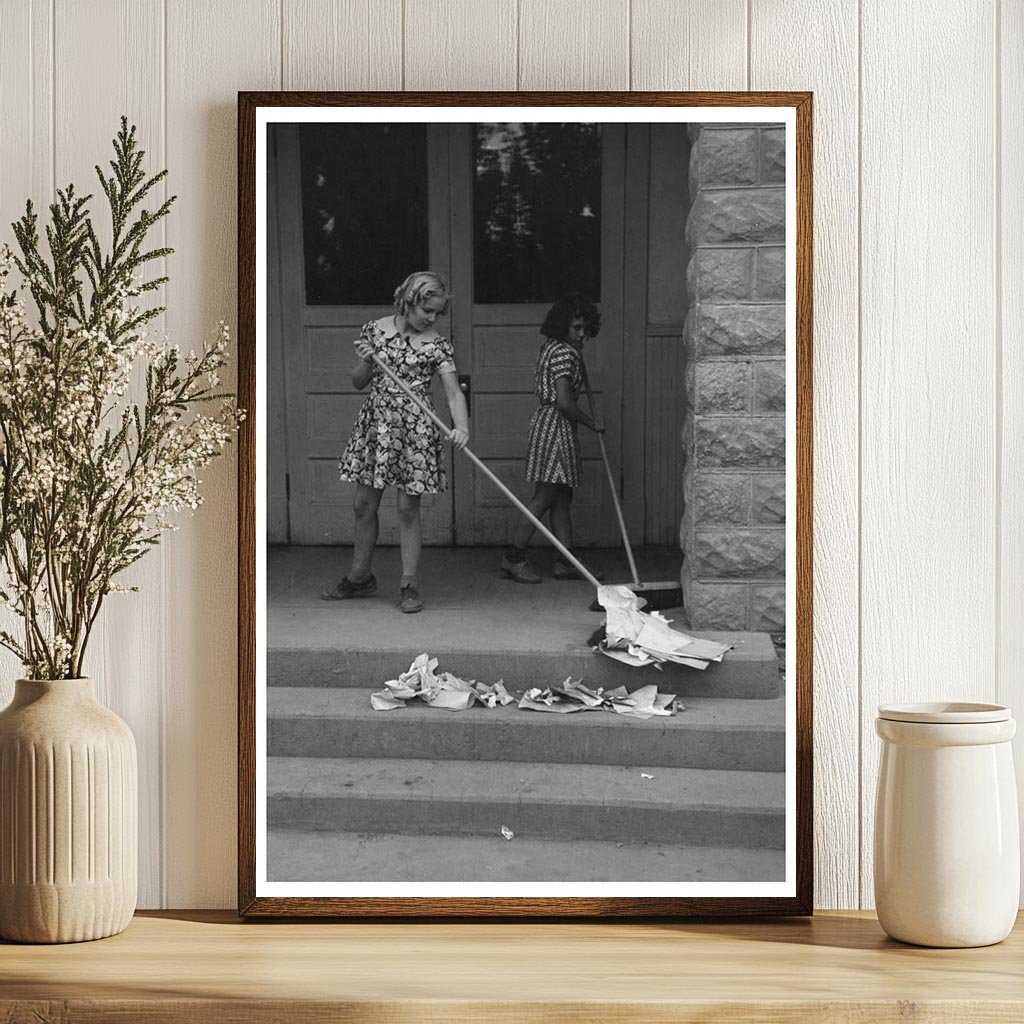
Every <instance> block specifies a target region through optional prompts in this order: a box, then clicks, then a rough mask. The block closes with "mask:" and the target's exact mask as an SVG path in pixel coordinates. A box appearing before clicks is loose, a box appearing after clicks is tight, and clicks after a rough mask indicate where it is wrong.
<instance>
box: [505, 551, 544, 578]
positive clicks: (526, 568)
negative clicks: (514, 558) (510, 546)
mask: <svg viewBox="0 0 1024 1024" xmlns="http://www.w3.org/2000/svg"><path fill="white" fill-rule="evenodd" d="M501 572H502V575H503V576H507V577H508V578H509V579H510V580H515V581H516V583H540V581H541V580H540V577H539V576H538V575H537V574H536V573H535V572H534V571H533V570H532V569H531V568H530V563H529V562H527V561H526V559H525V558H524V559H523V561H521V562H510V561H509V557H508V555H505V557H504V558H502V560H501Z"/></svg>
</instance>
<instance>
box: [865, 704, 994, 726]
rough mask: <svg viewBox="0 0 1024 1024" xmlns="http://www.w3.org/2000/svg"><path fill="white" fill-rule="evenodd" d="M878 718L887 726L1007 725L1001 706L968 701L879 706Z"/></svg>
mask: <svg viewBox="0 0 1024 1024" xmlns="http://www.w3.org/2000/svg"><path fill="white" fill-rule="evenodd" d="M878 717H879V718H884V719H886V720H887V721H890V722H924V723H932V724H935V725H969V724H971V723H978V724H982V723H985V722H1008V721H1009V720H1010V709H1009V708H1008V707H1006V705H1005V704H976V703H971V702H969V701H928V702H925V703H922V704H882V705H881V706H880V707H879V709H878Z"/></svg>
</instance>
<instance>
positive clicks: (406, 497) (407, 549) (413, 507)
mask: <svg viewBox="0 0 1024 1024" xmlns="http://www.w3.org/2000/svg"><path fill="white" fill-rule="evenodd" d="M398 534H399V540H400V542H401V546H402V586H405V585H406V584H407V583H411V584H412V585H413V586H415V585H416V573H417V572H418V571H419V567H420V550H421V549H422V547H423V527H422V525H421V522H420V496H419V495H418V494H409V493H408V492H407V491H403V490H402V489H401V488H399V489H398Z"/></svg>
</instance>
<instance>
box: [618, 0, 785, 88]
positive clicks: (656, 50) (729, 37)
mask: <svg viewBox="0 0 1024 1024" xmlns="http://www.w3.org/2000/svg"><path fill="white" fill-rule="evenodd" d="M747 2H748V0H689V2H687V3H679V0H632V22H633V24H632V33H631V34H632V40H633V54H632V56H633V60H632V67H633V76H632V84H631V86H630V87H631V88H633V89H683V90H690V89H705V90H706V89H745V88H746V87H747V42H746V34H747ZM783 17H785V14H784V12H783Z"/></svg>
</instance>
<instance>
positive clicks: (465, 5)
mask: <svg viewBox="0 0 1024 1024" xmlns="http://www.w3.org/2000/svg"><path fill="white" fill-rule="evenodd" d="M404 43H405V50H404V53H405V88H406V89H431V90H434V89H451V90H456V89H515V87H516V0H461V2H460V3H457V4H453V3H450V2H449V0H406V4H405V32H404ZM400 44H401V40H400V39H395V40H391V41H390V45H391V46H392V47H394V46H398V45H400Z"/></svg>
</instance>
